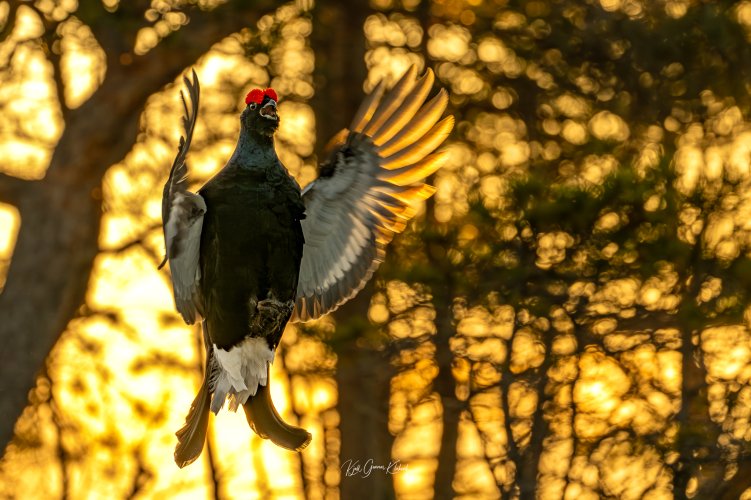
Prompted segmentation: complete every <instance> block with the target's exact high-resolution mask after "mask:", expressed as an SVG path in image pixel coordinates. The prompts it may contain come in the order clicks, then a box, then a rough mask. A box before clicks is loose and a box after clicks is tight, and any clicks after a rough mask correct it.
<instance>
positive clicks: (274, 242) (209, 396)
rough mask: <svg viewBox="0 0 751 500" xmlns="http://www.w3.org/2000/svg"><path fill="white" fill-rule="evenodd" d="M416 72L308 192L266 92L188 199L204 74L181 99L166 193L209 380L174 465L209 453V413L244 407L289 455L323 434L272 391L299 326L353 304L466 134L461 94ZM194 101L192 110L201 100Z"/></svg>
mask: <svg viewBox="0 0 751 500" xmlns="http://www.w3.org/2000/svg"><path fill="white" fill-rule="evenodd" d="M416 73H417V71H416V69H415V68H414V67H412V68H410V69H409V70H408V71H407V72H406V74H405V75H404V76H403V77H402V78H401V79H400V80H399V81H398V82H397V83H396V84H395V85H394V86H393V87H392V88H391V89H389V90H388V91H386V85H385V83H384V82H383V81H382V82H381V83H379V84H378V85H377V86H376V88H375V89H374V90H373V92H372V93H370V94H369V95H368V96H366V98H365V100H364V101H363V103H362V104H361V106H360V108H359V110H358V111H357V113H356V114H355V117H354V119H353V120H352V123H351V125H350V126H349V128H347V129H344V130H342V131H341V132H339V133H338V134H336V136H335V137H334V138H333V139H332V140H331V141H330V142H329V145H328V146H327V150H326V152H325V154H324V156H325V160H324V161H323V163H322V164H321V165H320V167H319V176H318V178H317V179H316V180H315V181H313V182H311V183H310V184H309V185H308V186H307V187H306V188H305V189H303V190H301V189H300V187H299V185H298V184H297V182H296V181H295V180H294V178H293V177H292V176H291V175H290V174H289V173H288V172H287V170H286V168H285V167H284V165H282V163H281V162H280V161H279V158H278V156H277V154H276V151H275V150H274V133H275V132H276V130H277V128H278V127H279V115H278V114H277V101H278V97H277V94H276V92H275V91H274V90H273V89H253V90H251V91H250V92H249V93H248V94H247V96H246V98H245V104H246V107H245V109H244V110H243V111H242V113H241V114H240V137H239V139H238V141H237V146H236V147H235V150H234V153H232V156H231V157H230V158H229V160H228V161H227V163H226V165H225V166H224V167H223V168H222V169H221V170H220V171H219V172H218V173H217V174H216V175H215V176H214V177H213V178H212V179H211V180H209V181H208V182H207V183H206V184H205V185H204V186H203V187H201V188H200V189H199V190H198V192H196V193H194V192H191V191H189V190H188V183H189V182H188V166H187V163H186V157H187V154H188V150H189V148H190V143H191V139H192V137H193V130H194V128H195V125H196V117H197V114H198V104H199V97H200V86H199V83H198V77H197V75H196V73H195V71H193V72H192V80H191V79H189V78H188V77H184V83H185V87H186V90H187V100H186V98H185V95H184V94H183V93H182V92H180V96H181V98H182V103H183V108H184V112H185V114H184V116H183V127H184V130H185V133H184V135H183V136H182V137H181V138H180V144H179V147H178V151H177V156H176V157H175V160H174V162H173V164H172V168H171V169H170V174H169V178H168V180H167V182H166V184H165V185H164V192H163V199H162V221H163V229H164V238H165V248H166V255H165V258H164V262H162V264H161V265H160V268H161V266H163V265H164V264H165V263H166V262H169V265H170V271H171V279H172V285H173V290H174V298H175V305H176V307H177V310H178V312H179V313H180V314H181V315H182V317H183V319H184V320H185V322H186V323H188V324H193V323H195V322H196V321H201V324H202V328H203V338H204V345H205V347H206V364H205V370H204V379H203V383H202V385H201V388H200V389H199V391H198V395H197V396H196V398H195V400H194V401H193V404H192V405H191V407H190V410H189V412H188V416H187V418H186V421H185V425H184V426H183V427H182V428H181V429H180V430H179V431H178V432H177V438H178V444H177V447H176V448H175V462H176V463H177V465H178V466H179V467H184V466H186V465H188V464H190V463H191V462H193V461H194V460H195V459H196V458H198V456H199V455H200V453H201V450H202V449H203V445H204V441H205V439H206V429H207V425H208V416H209V411H213V412H214V413H218V412H219V410H220V409H221V408H222V407H223V406H224V405H225V404H227V405H228V407H229V409H230V410H232V411H236V410H237V409H238V408H239V407H240V406H242V407H243V410H244V412H245V416H246V419H247V421H248V424H249V425H250V427H251V428H252V429H253V430H254V431H255V432H256V433H257V434H258V435H259V436H261V437H263V438H268V439H270V440H271V441H273V442H274V443H275V444H277V445H278V446H282V447H284V448H287V449H290V450H301V449H303V448H304V447H305V446H307V445H308V444H309V443H310V439H311V435H310V434H309V433H308V432H307V431H305V430H304V429H301V428H299V427H294V426H292V425H289V424H287V423H286V422H285V421H284V420H283V419H282V418H281V417H280V416H279V414H278V413H277V411H276V409H275V408H274V405H273V402H272V401H271V397H270V391H269V382H270V379H269V364H270V363H272V362H273V360H274V353H275V351H276V348H277V346H278V345H279V341H280V339H281V336H282V333H283V331H284V327H285V325H286V324H287V322H288V321H308V320H312V319H316V318H319V317H321V316H322V315H324V314H326V313H328V312H331V311H333V310H335V309H336V308H337V307H339V306H340V305H341V304H343V303H344V302H346V301H347V300H349V299H351V298H352V297H354V296H355V295H356V294H357V292H358V291H360V290H361V289H362V288H363V287H364V286H365V283H366V282H367V281H368V280H369V279H370V277H371V276H372V275H373V272H374V271H375V269H376V268H377V267H378V265H379V264H380V263H381V262H382V261H383V258H384V252H385V248H386V245H387V244H388V243H389V242H390V241H391V239H392V237H393V235H394V234H395V233H398V232H400V231H402V230H403V229H404V228H405V226H406V223H407V222H408V221H409V220H410V219H411V218H412V217H413V216H414V214H415V206H416V204H417V203H419V202H420V201H422V200H425V199H426V198H428V197H430V196H431V195H432V194H433V192H434V191H435V189H434V188H433V187H431V186H428V185H426V184H425V182H424V181H425V178H426V177H427V176H428V175H430V174H432V173H433V172H435V171H436V170H437V169H438V168H440V167H441V165H442V164H443V162H444V160H445V158H446V155H445V152H435V150H436V148H438V146H440V145H441V144H442V143H443V141H444V140H445V139H446V137H447V136H448V134H449V132H450V131H451V129H452V128H453V125H454V119H453V117H452V116H447V117H445V118H443V119H441V116H442V115H443V112H444V111H445V109H446V105H447V103H448V95H447V93H446V91H445V90H443V89H440V90H439V91H438V93H437V94H436V95H435V96H434V97H433V98H431V99H430V100H429V101H427V102H426V100H427V97H428V94H429V93H430V91H431V89H432V87H433V84H434V79H435V78H434V75H433V72H432V71H431V70H428V71H427V72H426V73H425V74H424V75H423V76H422V77H421V78H419V79H417V78H416V76H417V75H416ZM188 101H189V102H188Z"/></svg>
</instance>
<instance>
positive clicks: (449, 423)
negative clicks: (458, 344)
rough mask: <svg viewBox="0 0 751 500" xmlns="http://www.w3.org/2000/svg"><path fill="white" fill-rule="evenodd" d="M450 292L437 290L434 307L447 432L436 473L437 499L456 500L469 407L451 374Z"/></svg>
mask: <svg viewBox="0 0 751 500" xmlns="http://www.w3.org/2000/svg"><path fill="white" fill-rule="evenodd" d="M449 300H450V297H449V294H448V293H440V292H437V291H436V290H433V304H434V306H435V309H436V330H437V333H436V340H435V342H436V362H437V363H438V376H437V377H436V379H435V381H434V382H433V388H434V389H435V391H436V392H438V395H439V396H440V397H441V407H442V409H443V416H442V420H443V432H442V434H441V449H440V451H439V453H438V469H437V470H436V473H435V483H434V491H435V498H453V497H454V496H456V493H455V491H454V477H455V476H456V459H457V456H456V447H457V440H458V438H459V418H460V417H461V414H462V410H463V409H464V407H465V405H464V403H463V402H462V401H459V400H458V399H457V398H456V381H455V380H454V375H453V373H452V371H451V367H452V364H453V359H454V356H453V353H452V352H451V348H450V347H449V340H450V339H451V337H452V336H453V333H454V328H453V316H452V312H451V303H450V302H449Z"/></svg>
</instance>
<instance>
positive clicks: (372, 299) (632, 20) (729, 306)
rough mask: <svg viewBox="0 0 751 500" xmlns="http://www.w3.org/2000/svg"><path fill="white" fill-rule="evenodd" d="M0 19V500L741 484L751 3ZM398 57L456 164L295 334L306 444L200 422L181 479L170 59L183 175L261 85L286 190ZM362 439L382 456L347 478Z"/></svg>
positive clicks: (361, 1)
mask: <svg viewBox="0 0 751 500" xmlns="http://www.w3.org/2000/svg"><path fill="white" fill-rule="evenodd" d="M0 26H2V28H0V109H1V110H2V111H1V113H0V202H1V203H0V277H1V278H2V280H1V281H0V283H1V284H2V286H3V290H2V294H0V394H1V396H0V446H3V447H5V446H6V445H7V447H6V448H5V452H4V455H3V458H2V461H1V462H0V496H3V497H9V498H24V499H29V498H60V499H63V498H74V499H77V498H112V499H114V498H303V497H307V498H311V499H323V498H343V499H353V498H358V499H368V498H374V499H375V498H377V499H382V498H392V497H398V498H403V499H427V498H439V499H448V498H454V497H455V498H466V499H482V498H488V499H491V498H500V497H502V498H522V499H529V498H535V496H537V497H539V498H543V499H560V498H565V499H590V498H591V499H596V498H603V497H607V498H624V499H638V498H648V499H662V498H700V499H702V498H713V499H715V498H728V499H736V498H751V490H748V491H746V490H747V488H749V487H751V447H750V446H749V440H751V383H750V379H751V330H750V328H751V296H750V295H749V290H751V259H749V256H750V255H751V98H750V97H749V95H750V94H749V92H750V91H751V88H750V87H751V74H750V72H751V44H750V41H751V1H749V0H742V1H703V0H547V1H540V0H370V1H368V0H351V1H346V2H345V1H334V0H298V1H296V2H294V3H286V4H283V3H280V2H273V1H271V0H256V1H252V2H250V1H242V0H227V1H217V0H197V1H189V0H127V1H126V0H119V1H118V0H78V1H76V0H34V1H23V2H19V1H17V0H13V1H10V2H8V1H0ZM412 64H416V65H417V66H418V69H419V70H424V69H425V68H433V69H434V70H435V72H436V75H437V82H438V83H437V85H438V84H440V85H441V86H444V87H446V88H447V89H448V90H449V91H450V94H451V103H450V112H451V113H453V114H454V116H455V117H456V119H457V126H456V129H455V132H454V133H453V135H452V136H451V137H450V138H449V141H448V144H447V146H446V149H447V150H448V151H449V160H448V162H447V166H446V167H445V168H443V169H442V170H441V171H439V172H437V173H436V174H435V175H434V176H433V178H432V179H431V183H432V184H434V185H435V186H436V187H437V188H438V191H437V193H436V195H435V197H434V198H432V199H431V200H429V201H428V202H427V203H426V204H425V207H424V209H423V210H422V211H421V213H420V215H419V216H418V217H417V219H416V220H415V222H413V223H412V224H410V225H409V227H408V229H407V230H406V231H405V232H404V233H403V234H401V235H400V236H398V237H397V238H396V239H395V240H394V242H393V243H392V245H391V246H390V252H389V253H388V255H387V261H386V262H385V263H384V265H383V266H382V267H381V269H380V271H379V272H378V273H377V275H376V277H375V279H374V280H373V281H372V282H371V284H370V285H369V286H368V287H367V288H366V289H365V290H364V291H363V292H362V293H361V294H360V295H359V296H358V297H357V298H356V299H355V300H354V301H352V302H351V303H349V304H347V305H346V306H345V307H343V308H342V309H341V310H339V311H337V312H336V313H335V314H334V315H332V316H329V317H326V318H323V319H321V320H319V321H317V322H315V323H311V324H305V325H293V326H289V327H288V329H287V331H286V333H285V336H284V338H283V340H282V344H283V345H282V349H281V352H280V355H279V356H277V361H276V364H275V365H274V367H273V369H274V375H273V376H274V377H275V379H276V380H277V381H278V383H276V385H275V387H274V391H273V392H274V398H275V400H276V402H277V405H278V406H279V408H280V411H282V412H283V414H284V416H285V418H286V419H287V420H289V421H291V422H296V423H299V424H300V425H302V426H304V427H306V428H307V429H309V430H311V431H312V433H313V442H312V444H311V446H310V447H309V448H308V449H306V450H305V451H304V452H302V453H301V454H294V453H290V452H287V451H284V450H281V449H279V448H276V447H275V446H274V445H273V444H271V443H268V442H264V441H262V440H260V439H258V438H257V437H256V436H255V435H252V434H251V431H250V430H249V429H248V427H247V424H246V423H245V419H244V418H243V417H242V416H240V415H236V414H231V413H228V412H222V413H221V414H220V415H219V416H218V417H217V418H216V419H213V417H212V419H213V424H212V426H211V431H210V433H209V438H208V444H207V448H206V449H205V450H204V453H203V455H202V456H201V458H200V459H199V461H197V462H196V463H195V464H193V465H191V466H190V467H187V468H186V469H183V470H180V469H178V468H177V467H176V466H175V465H174V463H173V461H172V452H173V448H174V445H175V437H174V432H175V431H176V430H177V429H178V428H179V427H180V426H181V425H182V423H183V420H184V417H185V414H186V412H187V409H188V407H189V404H190V402H191V401H192V398H193V396H194V391H195V390H196V389H197V387H198V384H199V380H200V373H201V368H202V362H201V343H200V341H199V337H198V335H199V332H198V330H197V329H196V328H190V327H186V326H185V325H184V324H183V323H182V321H180V319H179V317H178V315H177V314H176V312H175V310H174V306H173V302H172V298H171V291H170V288H169V284H168V283H169V281H168V277H167V275H166V274H164V273H161V272H158V271H157V270H156V265H157V264H158V263H159V261H160V260H161V257H162V255H163V240H162V236H161V225H160V224H161V221H160V205H159V204H160V197H161V186H162V184H163V182H164V180H165V178H166V175H167V171H168V168H169V165H170V164H171V161H172V158H173V155H174V152H175V148H176V146H177V139H178V137H179V134H180V132H181V130H180V127H179V123H180V121H179V119H180V114H181V108H180V102H179V97H178V90H179V88H180V76H181V74H183V73H184V72H185V71H187V70H188V68H191V67H195V68H196V70H197V72H198V75H199V78H200V80H201V84H202V87H203V95H202V101H201V110H200V113H199V122H198V126H197V129H196V135H195V137H194V141H193V148H192V153H191V156H190V158H189V163H190V165H191V168H192V173H193V180H195V182H196V185H199V184H201V183H202V182H204V181H205V180H207V179H208V178H209V177H210V176H211V175H212V174H213V173H214V172H215V171H216V170H217V169H218V168H220V167H221V166H222V165H223V162H224V161H225V160H226V159H227V157H228V156H229V153H230V152H231V150H232V148H233V146H234V143H235V139H236V134H237V131H238V128H239V122H238V119H237V117H238V113H239V111H240V110H241V109H242V106H243V97H244V95H245V93H246V92H247V91H248V90H249V89H250V88H252V87H266V86H273V87H274V88H275V89H276V90H277V92H278V94H279V95H280V96H281V103H280V115H281V128H280V131H279V133H278V134H277V149H278V151H279V154H280V157H281V159H282V161H283V162H284V163H285V164H286V166H287V167H288V168H289V170H290V171H291V172H292V173H293V174H294V175H295V176H296V177H297V178H298V180H299V181H300V183H301V184H302V185H304V184H306V183H307V182H309V181H310V180H311V179H313V178H314V177H315V175H316V162H317V159H316V151H319V150H320V146H321V145H322V144H325V143H326V142H327V140H328V138H330V137H331V136H332V135H333V134H334V133H335V132H337V131H338V130H339V128H341V127H342V126H345V125H346V124H347V123H349V121H350V118H351V116H352V114H353V113H354V110H355V108H356V107H357V105H358V104H359V102H360V100H361V99H362V97H363V95H364V92H367V91H368V90H370V89H372V88H373V87H374V85H375V84H376V83H377V81H378V80H380V79H382V78H386V79H390V80H392V81H393V79H395V78H396V77H398V76H400V75H401V74H402V73H403V72H404V71H405V70H406V69H407V68H408V67H409V66H410V65H412ZM165 272H166V271H165ZM11 440H12V441H11ZM8 443H10V444H8ZM367 459H372V460H373V463H374V464H376V465H379V464H388V462H389V461H390V460H399V461H400V464H401V467H402V468H403V470H399V471H398V472H395V473H394V474H391V475H390V474H385V473H384V472H383V471H382V470H373V472H372V473H371V475H370V476H369V477H367V478H364V477H362V475H354V476H347V475H346V474H344V473H343V471H346V465H345V467H344V469H342V465H343V464H346V461H347V460H353V461H354V460H360V461H362V462H364V461H365V460H367Z"/></svg>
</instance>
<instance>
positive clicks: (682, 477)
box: [673, 329, 725, 498]
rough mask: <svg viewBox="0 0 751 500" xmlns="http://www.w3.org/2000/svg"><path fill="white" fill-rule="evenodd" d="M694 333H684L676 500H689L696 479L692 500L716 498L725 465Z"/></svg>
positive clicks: (675, 486)
mask: <svg viewBox="0 0 751 500" xmlns="http://www.w3.org/2000/svg"><path fill="white" fill-rule="evenodd" d="M691 337H692V332H691V331H690V330H688V329H686V331H685V332H684V334H683V342H682V344H683V345H682V347H681V353H682V354H683V365H682V370H681V371H682V378H683V384H682V385H683V387H682V391H681V409H680V411H679V412H678V417H677V420H678V423H679V425H680V428H679V431H678V442H677V443H676V448H677V449H678V452H679V453H680V460H679V461H678V463H677V464H676V469H675V477H674V479H673V484H674V490H673V495H674V496H675V498H688V496H687V494H686V489H687V488H688V484H689V481H690V480H691V478H692V477H696V478H697V481H698V485H697V488H698V489H697V492H696V494H695V495H692V498H712V497H715V495H717V497H716V498H719V494H718V492H717V490H716V488H717V487H718V486H719V484H720V483H721V482H722V479H723V475H724V469H725V467H724V464H723V461H722V458H721V456H720V450H719V449H718V446H717V438H718V434H719V432H718V427H717V425H715V424H714V423H713V422H712V421H711V420H710V418H709V407H708V403H707V383H706V378H705V377H706V372H705V370H704V369H703V368H702V366H701V365H700V363H699V362H698V361H699V360H697V359H696V358H695V357H694V355H695V352H697V351H698V350H699V349H700V348H697V347H695V346H694V345H693V343H692V341H691V340H692V339H691Z"/></svg>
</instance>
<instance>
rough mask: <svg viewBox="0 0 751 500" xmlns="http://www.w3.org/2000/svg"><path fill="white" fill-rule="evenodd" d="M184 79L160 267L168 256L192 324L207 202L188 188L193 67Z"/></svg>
mask: <svg viewBox="0 0 751 500" xmlns="http://www.w3.org/2000/svg"><path fill="white" fill-rule="evenodd" d="M183 81H184V82H185V87H186V89H187V91H188V98H189V99H190V102H191V106H190V109H188V104H187V102H186V101H185V95H183V93H182V91H180V98H181V100H182V103H183V109H184V111H185V114H184V116H183V127H184V128H185V136H183V137H180V146H179V147H178V148H177V156H175V161H174V162H173V163H172V168H171V169H170V174H169V179H167V182H166V183H165V184H164V192H163V194H162V227H163V229H164V246H165V250H166V255H165V257H164V260H163V261H162V263H161V264H160V265H159V268H160V269H161V268H162V266H163V265H164V264H165V263H166V262H167V261H168V260H169V263H170V271H171V274H172V288H173V290H174V294H175V305H176V306H177V310H178V311H179V312H180V314H181V315H182V317H183V319H184V320H185V322H186V323H188V324H191V325H192V324H193V323H195V321H196V317H197V315H198V314H202V313H203V305H202V303H203V301H202V299H201V295H200V287H199V282H200V280H201V268H200V266H199V265H198V259H199V255H200V250H201V229H202V227H203V214H204V213H206V203H205V202H204V200H203V198H201V196H200V195H198V194H195V193H191V192H190V191H188V166H187V164H186V163H185V157H186V156H187V154H188V149H190V141H191V139H192V138H193V129H194V128H195V126H196V115H197V114H198V99H199V95H200V93H201V88H200V86H199V84H198V76H197V75H196V72H195V70H193V81H192V82H191V81H190V80H189V79H188V77H184V78H183Z"/></svg>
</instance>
